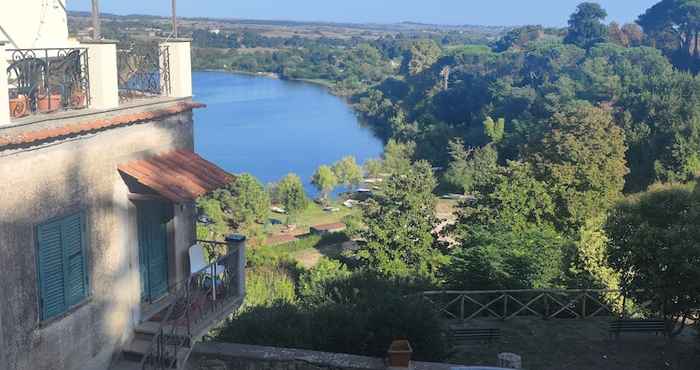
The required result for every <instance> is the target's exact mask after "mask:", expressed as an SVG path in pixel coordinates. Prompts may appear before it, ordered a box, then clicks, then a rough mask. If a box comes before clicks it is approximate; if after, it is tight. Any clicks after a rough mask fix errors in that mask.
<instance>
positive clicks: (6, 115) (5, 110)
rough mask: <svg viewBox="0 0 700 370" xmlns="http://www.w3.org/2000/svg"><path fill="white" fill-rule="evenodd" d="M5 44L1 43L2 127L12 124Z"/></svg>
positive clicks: (0, 91)
mask: <svg viewBox="0 0 700 370" xmlns="http://www.w3.org/2000/svg"><path fill="white" fill-rule="evenodd" d="M5 48H6V46H5V43H4V42H2V41H0V126H4V125H8V124H10V93H9V88H10V87H9V86H8V81H7V73H6V72H5V71H7V58H6V57H5Z"/></svg>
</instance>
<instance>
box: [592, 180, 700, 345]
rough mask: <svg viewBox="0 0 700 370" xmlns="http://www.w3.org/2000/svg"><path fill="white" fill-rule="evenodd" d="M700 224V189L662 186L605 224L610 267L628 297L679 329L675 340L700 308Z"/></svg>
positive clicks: (638, 197) (627, 202)
mask: <svg viewBox="0 0 700 370" xmlns="http://www.w3.org/2000/svg"><path fill="white" fill-rule="evenodd" d="M699 224H700V193H699V192H698V189H696V190H695V191H694V192H693V191H692V189H691V188H690V187H689V186H687V185H657V186H653V187H652V188H651V189H650V190H649V191H648V192H646V193H643V194H641V195H636V196H632V197H630V198H628V199H627V200H625V201H624V202H622V203H620V204H619V205H618V206H617V207H616V208H615V209H614V210H613V211H612V213H611V215H610V217H609V219H608V221H607V223H606V225H605V230H606V232H607V234H608V236H609V238H610V239H609V242H608V254H609V262H610V264H611V266H612V267H613V268H614V269H615V270H616V271H617V272H618V273H619V274H620V275H621V277H622V285H623V287H624V288H625V290H626V292H627V294H629V295H630V296H631V297H633V298H634V299H635V300H636V302H639V303H641V302H651V303H652V305H651V309H652V311H653V313H656V314H663V315H664V317H666V318H668V319H669V320H670V321H671V322H673V323H675V324H677V325H676V328H675V330H671V331H672V334H673V335H675V334H678V333H680V331H681V330H682V329H683V327H684V326H685V324H686V321H687V319H688V317H689V316H690V314H691V312H692V310H693V309H694V308H697V307H698V306H700V232H699V231H698V225H699ZM669 329H670V328H669Z"/></svg>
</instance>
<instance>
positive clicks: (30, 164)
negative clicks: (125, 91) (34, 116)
mask: <svg viewBox="0 0 700 370" xmlns="http://www.w3.org/2000/svg"><path fill="white" fill-rule="evenodd" d="M163 104H164V105H165V106H168V104H170V105H172V104H173V103H172V102H171V103H163ZM162 106H163V105H161V106H160V108H162ZM156 108H159V106H151V107H141V108H131V109H129V110H128V112H126V113H133V112H135V111H136V112H138V111H139V110H141V111H146V110H152V109H156ZM119 113H120V112H113V113H111V114H119ZM122 113H125V112H122ZM87 118H90V117H87ZM100 118H102V116H101V115H98V116H94V115H93V116H92V117H91V118H90V119H100ZM83 119H86V118H83ZM76 120H79V119H78V118H76ZM56 121H57V120H53V121H52V122H51V124H57V122H56ZM33 125H34V124H32V126H33ZM19 129H21V128H15V130H19ZM1 134H3V131H2V130H0V135H1ZM193 145H194V144H193V123H192V113H191V112H190V111H186V112H183V113H179V114H176V115H170V116H167V117H163V118H161V119H158V120H155V121H151V122H143V123H137V124H132V125H129V126H123V127H119V128H113V129H108V130H104V131H100V132H97V133H90V134H85V135H82V136H79V137H73V138H64V139H61V140H58V141H54V142H49V143H45V144H42V145H40V146H33V147H28V148H15V149H12V150H5V151H2V150H0V261H2V262H3V267H2V268H1V269H0V281H2V282H3V288H2V289H0V302H2V305H0V318H1V320H0V323H2V327H1V328H0V343H2V344H3V346H2V349H1V350H2V352H3V356H4V359H3V360H4V361H3V362H4V363H2V364H0V368H1V369H2V370H25V369H32V370H49V369H51V370H73V369H84V368H94V369H105V368H106V367H107V365H108V364H109V361H110V360H111V356H112V354H113V352H114V350H115V349H116V348H117V347H118V346H119V345H120V343H121V342H122V341H123V340H125V339H126V337H127V336H128V335H130V332H131V328H132V326H133V324H134V323H135V322H137V321H138V320H139V318H140V311H139V310H140V285H139V278H140V277H139V261H138V242H137V240H138V239H137V231H136V217H135V207H134V205H133V204H132V202H131V201H130V200H129V199H128V189H127V187H126V185H125V183H124V179H122V177H121V175H120V174H119V172H118V171H117V166H118V165H119V164H121V163H124V162H128V161H132V160H135V159H140V158H144V157H148V156H151V155H154V154H157V153H160V152H165V151H170V150H173V149H190V150H191V149H192V148H193ZM77 211H82V212H83V213H84V215H85V218H86V224H87V233H86V238H87V256H86V257H87V271H88V277H89V289H90V290H89V298H88V299H87V300H86V301H85V302H83V303H82V304H80V305H78V306H77V307H74V308H73V309H72V310H71V311H69V312H68V313H67V314H65V315H63V316H62V317H58V318H55V319H52V320H49V321H46V322H42V321H41V320H40V311H39V293H38V282H37V268H36V261H37V259H36V258H37V257H36V237H35V233H36V227H37V225H39V224H41V223H44V222H46V221H48V220H51V219H54V218H57V217H62V216H65V215H68V214H71V213H74V212H77ZM194 212H195V209H194V207H193V205H192V204H185V205H176V206H175V207H174V213H175V218H174V220H173V221H172V224H173V228H174V229H175V234H174V235H173V236H172V238H173V239H172V240H175V241H176V244H175V246H174V248H173V249H172V250H171V251H170V252H171V258H172V259H171V262H170V265H171V274H170V277H171V283H172V282H174V281H176V280H177V279H179V278H181V277H182V275H183V274H185V273H186V272H187V270H186V266H185V264H186V261H187V249H188V247H189V246H190V245H191V242H192V241H193V240H194V225H193V223H194Z"/></svg>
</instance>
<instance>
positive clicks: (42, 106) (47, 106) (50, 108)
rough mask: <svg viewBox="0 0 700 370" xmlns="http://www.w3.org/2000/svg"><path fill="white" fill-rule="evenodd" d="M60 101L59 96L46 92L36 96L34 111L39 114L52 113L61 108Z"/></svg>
mask: <svg viewBox="0 0 700 370" xmlns="http://www.w3.org/2000/svg"><path fill="white" fill-rule="evenodd" d="M62 101H63V99H62V97H61V94H57V93H55V92H53V93H49V91H48V90H47V92H45V93H40V94H38V95H37V100H36V109H37V110H38V111H39V112H41V113H50V112H54V111H57V110H59V109H60V108H61V103H62Z"/></svg>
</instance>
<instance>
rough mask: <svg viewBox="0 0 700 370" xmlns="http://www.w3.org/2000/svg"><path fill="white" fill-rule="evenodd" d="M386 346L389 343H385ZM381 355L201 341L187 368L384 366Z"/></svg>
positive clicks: (441, 368)
mask: <svg viewBox="0 0 700 370" xmlns="http://www.w3.org/2000/svg"><path fill="white" fill-rule="evenodd" d="M387 347H388V345H387ZM412 365H413V366H412V369H413V370H450V369H452V368H453V367H459V366H460V365H451V364H441V363H434V362H417V361H416V362H413V363H412ZM385 369H387V366H386V364H385V362H384V359H381V358H375V357H366V356H356V355H348V354H344V353H328V352H318V351H307V350H300V349H288V348H277V347H263V346H250V345H245V344H232V343H215V342H211V343H200V344H197V345H196V346H195V348H194V351H193V352H192V355H191V357H190V361H189V362H188V363H187V370H385Z"/></svg>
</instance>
